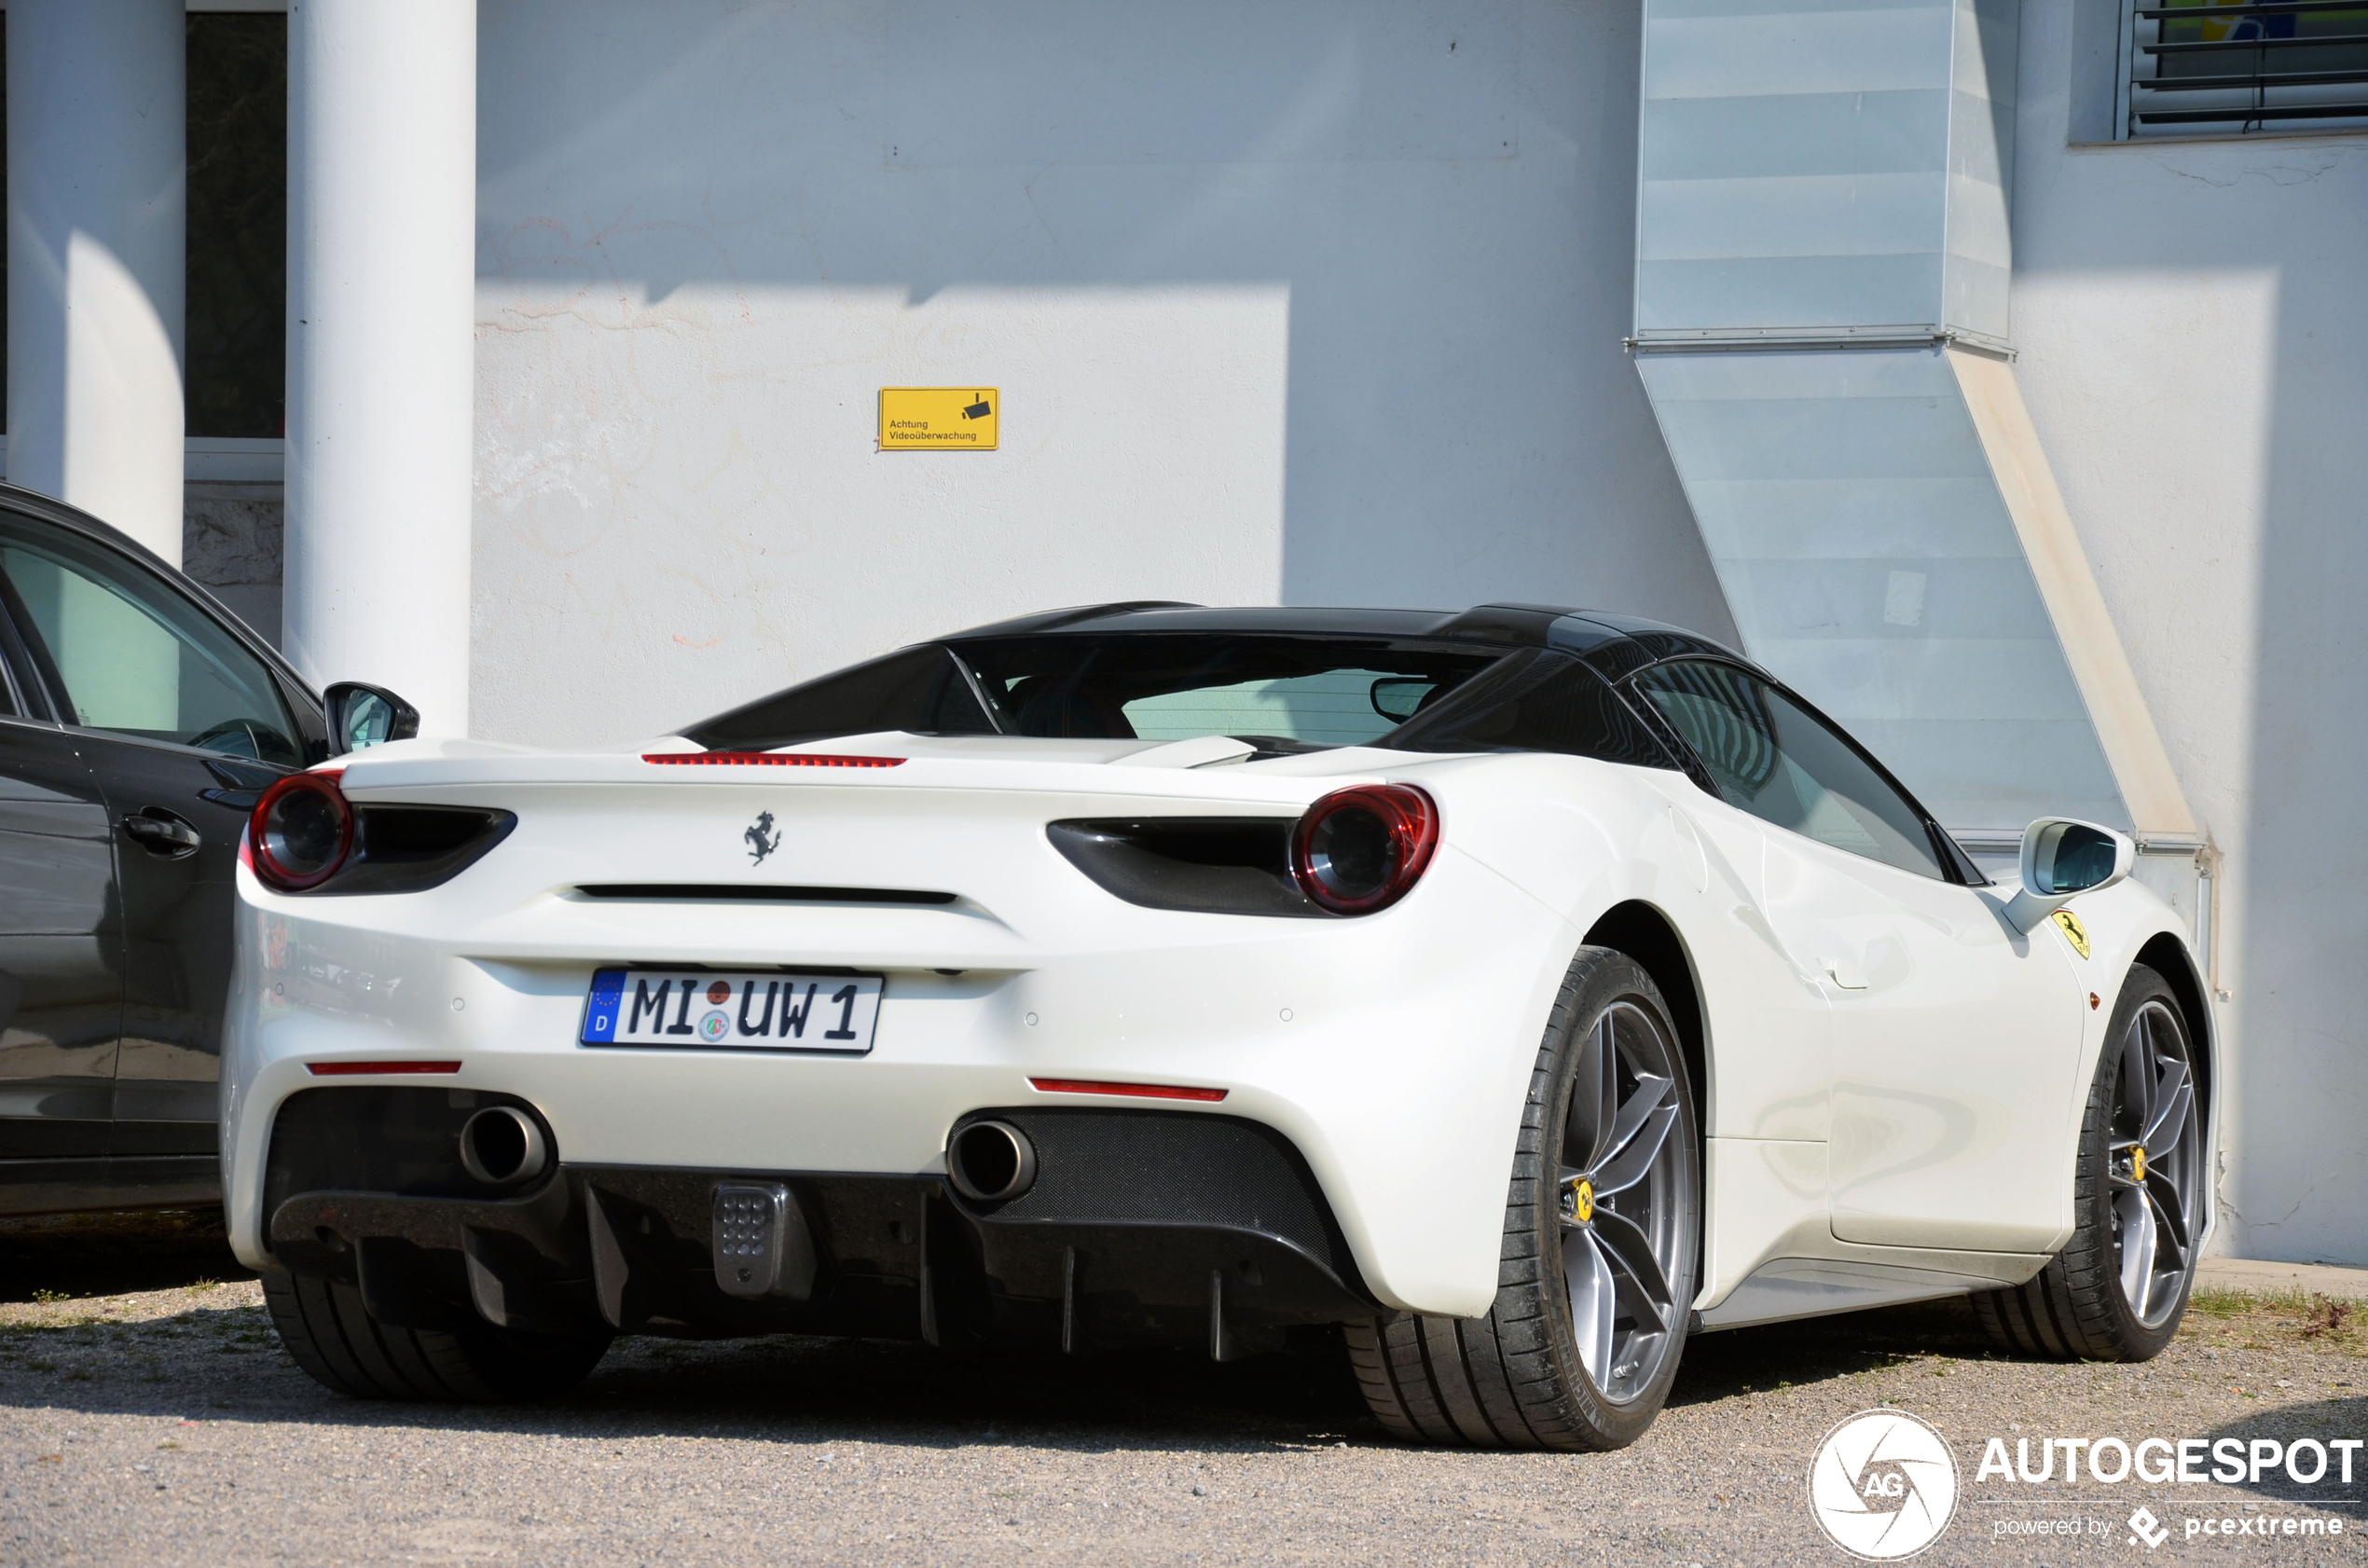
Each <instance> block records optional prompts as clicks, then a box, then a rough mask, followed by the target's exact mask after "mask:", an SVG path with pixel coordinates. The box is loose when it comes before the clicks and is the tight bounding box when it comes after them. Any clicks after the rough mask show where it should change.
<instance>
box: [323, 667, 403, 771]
mask: <svg viewBox="0 0 2368 1568" xmlns="http://www.w3.org/2000/svg"><path fill="white" fill-rule="evenodd" d="M322 696H323V698H324V701H326V703H327V704H328V708H329V754H330V755H331V756H342V755H344V754H345V753H346V752H348V751H359V750H362V749H363V748H364V747H366V746H384V745H385V744H386V743H387V742H388V741H390V740H409V739H410V738H412V737H413V736H416V735H418V734H419V733H420V710H419V709H418V708H414V707H412V706H411V705H410V704H409V703H407V702H405V701H404V700H403V699H402V698H401V697H399V696H396V695H394V694H393V693H392V692H390V691H388V690H387V689H386V688H385V687H384V686H365V685H364V684H362V682H360V681H338V682H337V684H335V685H333V686H331V687H330V688H329V689H328V690H327V691H326V692H324V693H323V694H322Z"/></svg>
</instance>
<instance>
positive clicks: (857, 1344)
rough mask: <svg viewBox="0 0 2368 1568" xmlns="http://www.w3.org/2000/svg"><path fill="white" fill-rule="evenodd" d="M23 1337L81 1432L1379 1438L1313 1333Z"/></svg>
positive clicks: (25, 1224) (1847, 1344)
mask: <svg viewBox="0 0 2368 1568" xmlns="http://www.w3.org/2000/svg"><path fill="white" fill-rule="evenodd" d="M252 1277H253V1276H252V1274H251V1273H250V1272H249V1271H247V1270H245V1269H243V1268H241V1266H240V1265H239V1263H238V1262H237V1260H236V1259H234V1258H232V1257H231V1255H230V1253H229V1250H228V1248H227V1244H226V1243H225V1241H224V1238H223V1233H222V1228H221V1217H220V1215H219V1212H218V1211H215V1212H211V1213H205V1212H200V1213H188V1214H158V1215H140V1216H92V1217H72V1218H68V1219H62V1220H44V1221H7V1222H0V1300H7V1301H31V1300H45V1301H57V1300H60V1299H61V1298H67V1299H72V1298H88V1297H93V1296H109V1295H121V1294H126V1293H130V1292H134V1291H142V1290H160V1289H169V1288H174V1287H183V1286H191V1285H193V1284H198V1283H200V1282H203V1281H208V1280H219V1281H227V1280H240V1279H248V1278H252ZM176 1326H177V1327H176ZM19 1332H20V1333H23V1332H26V1330H23V1329H20V1330H19ZM34 1332H36V1333H37V1334H38V1336H39V1338H40V1340H41V1341H43V1345H44V1348H43V1349H42V1350H41V1351H39V1352H38V1353H37V1354H36V1355H34V1359H35V1360H38V1361H41V1362H44V1363H46V1364H48V1366H49V1367H50V1371H49V1372H48V1374H47V1375H38V1374H34V1373H32V1372H30V1371H28V1369H27V1367H26V1364H25V1363H23V1362H22V1361H19V1362H18V1363H17V1364H16V1365H14V1366H6V1365H0V1397H5V1398H6V1399H7V1402H9V1403H23V1402H26V1401H27V1399H28V1398H31V1399H34V1400H35V1401H37V1402H40V1403H45V1404H48V1405H51V1406H52V1407H53V1408H59V1409H70V1410H83V1411H88V1412H89V1413H93V1414H96V1413H102V1412H112V1413H120V1414H153V1415H159V1416H164V1415H175V1416H178V1415H186V1414H189V1413H193V1412H200V1413H204V1414H206V1415H208V1416H210V1417H212V1418H214V1419H231V1420H239V1419H267V1420H276V1421H284V1420H289V1419H296V1420H306V1421H315V1422H328V1423H333V1424H353V1425H370V1426H382V1425H391V1424H392V1425H403V1426H411V1427H416V1428H420V1429H434V1430H455V1429H468V1430H487V1429H499V1430H503V1431H511V1432H518V1433H533V1434H548V1435H553V1436H575V1437H594V1436H598V1437H662V1436H686V1435H701V1436H736V1437H746V1438H756V1439H764V1438H771V1439H773V1440H778V1441H788V1442H798V1443H816V1442H856V1441H893V1442H898V1443H904V1444H917V1445H921V1446H943V1447H959V1446H963V1445H967V1444H971V1443H978V1442H995V1441H998V1440H1025V1441H1026V1442H1029V1443H1032V1444H1037V1445H1041V1446H1048V1447H1058V1448H1067V1449H1072V1450H1077V1451H1108V1450H1115V1449H1121V1448H1125V1449H1144V1448H1166V1447H1173V1446H1178V1445H1182V1446H1191V1447H1196V1448H1209V1449H1217V1450H1225V1449H1234V1450H1271V1449H1273V1448H1274V1447H1277V1446H1283V1447H1291V1448H1303V1447H1308V1446H1311V1445H1323V1446H1329V1445H1332V1444H1335V1443H1341V1442H1347V1443H1353V1444H1356V1445H1359V1446H1362V1445H1365V1444H1370V1443H1386V1442H1389V1441H1390V1440H1391V1439H1390V1438H1389V1437H1388V1435H1387V1434H1386V1433H1385V1432H1384V1430H1383V1429H1382V1427H1381V1426H1380V1425H1379V1424H1378V1423H1376V1422H1374V1421H1373V1419H1372V1418H1371V1417H1370V1415H1369V1414H1368V1413H1367V1412H1366V1410H1365V1406H1364V1401H1363V1399H1362V1398H1361V1396H1359V1394H1358V1392H1357V1389H1356V1381H1355V1379H1354V1377H1353V1375H1352V1373H1351V1371H1350V1369H1349V1366H1348V1360H1347V1355H1346V1353H1345V1351H1344V1349H1343V1348H1342V1345H1341V1343H1340V1341H1339V1340H1338V1338H1337V1336H1336V1335H1326V1334H1321V1333H1318V1334H1315V1335H1312V1336H1310V1337H1309V1339H1308V1341H1307V1342H1305V1343H1303V1344H1301V1346H1300V1347H1299V1348H1298V1349H1297V1350H1296V1351H1295V1352H1294V1353H1292V1354H1287V1355H1263V1356H1259V1357H1255V1358H1252V1359H1249V1360H1245V1361H1239V1362H1232V1363H1225V1364H1218V1363H1213V1362H1211V1361H1209V1360H1208V1359H1207V1358H1206V1357H1205V1356H1201V1355H1192V1354H1188V1353H1182V1352H1159V1351H1124V1352H1111V1353H1105V1354H1098V1355H1080V1356H1063V1355H1055V1354H1049V1353H1048V1354H1010V1353H993V1354H975V1355H963V1354H957V1353H949V1352H945V1351H940V1350H935V1349H932V1348H930V1347H928V1346H924V1345H917V1344H911V1343H905V1342H902V1341H871V1340H819V1339H806V1338H799V1337H792V1336H778V1337H774V1338H768V1339H762V1340H744V1341H723V1342H683V1341H664V1340H655V1339H651V1338H647V1337H634V1338H628V1339H624V1340H620V1341H617V1343H616V1345H615V1347H614V1348H613V1350H612V1351H611V1353H610V1355H609V1357H608V1359H607V1360H606V1361H605V1362H603V1363H602V1365H601V1367H600V1368H599V1370H598V1371H596V1372H595V1373H594V1374H593V1375H592V1377H591V1378H589V1379H588V1380H586V1381H585V1383H584V1384H583V1385H581V1386H580V1387H579V1388H577V1389H576V1390H574V1391H572V1392H571V1393H570V1394H569V1395H567V1396H563V1397H561V1398H558V1399H555V1400H553V1401H551V1402H549V1403H545V1404H540V1405H530V1406H526V1405H522V1406H506V1407H453V1406H435V1405H404V1404H395V1403H389V1402H378V1401H366V1400H356V1399H349V1398H344V1397H341V1396H337V1395H334V1394H330V1393H328V1392H327V1391H325V1390H324V1389H322V1388H320V1387H319V1386H318V1385H316V1384H314V1383H313V1382H311V1381H310V1379H308V1378H307V1377H305V1375H304V1374H303V1373H302V1372H301V1371H300V1370H298V1369H296V1366H295V1365H294V1363H293V1362H291V1361H290V1360H289V1359H288V1358H287V1356H286V1355H285V1354H284V1353H283V1352H282V1351H281V1350H280V1348H279V1346H278V1343H277V1340H276V1337H275V1336H273V1335H272V1334H271V1332H270V1330H269V1327H268V1323H267V1322H266V1321H265V1320H264V1318H263V1314H261V1313H260V1312H258V1311H255V1310H252V1309H245V1310H234V1311H224V1310H219V1309H214V1308H212V1307H211V1306H205V1307H200V1308H197V1309H195V1310H192V1311H190V1312H188V1313H186V1314H184V1315H183V1316H182V1317H180V1318H179V1319H177V1320H172V1321H170V1322H166V1323H158V1324H149V1325H122V1326H117V1325H104V1326H103V1327H94V1326H92V1325H91V1324H89V1323H87V1322H85V1323H81V1324H76V1325H61V1326H58V1327H49V1328H43V1329H39V1330H35V1331H34ZM52 1346H54V1347H56V1348H55V1349H51V1348H48V1347H52ZM1934 1354H1939V1355H1956V1356H1971V1355H1989V1354H1990V1352H1989V1347H1988V1344H1987V1341H1984V1340H1983V1339H1982V1337H1981V1334H1980V1331H1979V1329H1978V1327H1976V1324H1975V1323H1974V1320H1973V1316H1972V1314H1971V1313H1970V1312H1969V1311H1968V1310H1967V1309H1966V1308H1965V1307H1964V1305H1963V1304H1962V1302H1941V1303H1935V1304H1931V1305H1925V1306H1917V1307H1906V1308H1893V1309H1889V1310H1886V1311H1882V1312H1874V1313H1859V1314H1848V1315H1845V1316H1838V1317H1831V1318H1821V1319H1814V1320H1810V1321H1808V1322H1803V1323H1793V1324H1783V1325H1773V1326H1769V1327H1761V1328H1745V1329H1736V1330H1731V1331H1728V1332H1725V1333H1718V1334H1711V1335H1705V1336H1703V1337H1701V1338H1700V1339H1699V1340H1697V1341H1694V1342H1693V1343H1692V1344H1690V1345H1689V1346H1688V1347H1687V1355H1686V1362H1685V1365H1684V1367H1683V1368H1682V1369H1680V1371H1679V1373H1678V1378H1677V1384H1676V1387H1675V1389H1674V1390H1673V1394H1672V1396H1671V1403H1672V1405H1673V1406H1676V1407H1684V1406H1689V1405H1697V1404H1703V1403H1710V1402H1714V1401H1718V1400H1721V1399H1726V1398H1729V1397H1733V1396H1748V1395H1749V1394H1751V1393H1753V1392H1754V1391H1755V1390H1756V1391H1763V1392H1765V1391H1771V1390H1774V1389H1777V1388H1780V1387H1785V1386H1791V1387H1806V1386H1813V1385H1815V1384H1817V1383H1820V1382H1826V1381H1829V1380H1832V1379H1838V1378H1843V1377H1847V1376H1851V1375H1852V1374H1856V1373H1861V1372H1865V1371H1868V1370H1871V1369H1879V1368H1881V1367H1885V1366H1888V1365H1891V1364H1893V1363H1894V1362H1896V1361H1898V1360H1901V1359H1904V1358H1909V1357H1914V1356H1920V1355H1934Z"/></svg>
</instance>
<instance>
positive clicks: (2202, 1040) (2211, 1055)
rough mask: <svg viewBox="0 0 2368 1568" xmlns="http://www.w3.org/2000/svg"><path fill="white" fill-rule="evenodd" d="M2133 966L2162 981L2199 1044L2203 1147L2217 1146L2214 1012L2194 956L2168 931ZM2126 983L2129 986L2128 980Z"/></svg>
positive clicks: (2143, 949) (2190, 1035) (2198, 1093)
mask: <svg viewBox="0 0 2368 1568" xmlns="http://www.w3.org/2000/svg"><path fill="white" fill-rule="evenodd" d="M2130 962H2131V963H2132V964H2133V965H2136V964H2143V965H2145V966H2146V967H2147V968H2148V969H2150V970H2154V971H2155V973H2156V974H2158V975H2161V976H2162V977H2163V983H2165V984H2167V985H2168V986H2169V987H2170V992H2171V995H2172V996H2173V997H2177V998H2178V1000H2179V1011H2180V1012H2181V1013H2182V1015H2183V1016H2184V1017H2185V1019H2186V1023H2187V1038H2189V1039H2191V1040H2193V1041H2195V1043H2196V1104H2198V1105H2199V1106H2201V1107H2203V1113H2204V1129H2203V1132H2204V1147H2205V1148H2207V1149H2210V1148H2213V1147H2215V1146H2214V1144H2213V1141H2212V1139H2213V1135H2214V1133H2215V1131H2216V1129H2215V1128H2214V1127H2213V1126H2212V1115H2211V1109H2212V1090H2213V1087H2214V1080H2215V1079H2216V1077H2217V1076H2218V1075H2217V1072H2216V1070H2215V1069H2216V1068H2217V1067H2218V1066H2219V1063H2218V1061H2217V1060H2216V1057H2217V1052H2215V1050H2214V1049H2213V1045H2214V1042H2213V1039H2212V1029H2211V1008H2210V1004H2209V1002H2208V1001H2207V1000H2206V996H2205V991H2204V983H2203V977H2202V976H2201V975H2200V974H2198V973H2197V972H2196V960H2195V956H2194V955H2193V954H2192V953H2190V952H2189V951H2188V950H2187V944H2186V943H2185V942H2182V941H2180V940H2179V938H2178V937H2177V936H2175V935H2173V934H2172V933H2171V932H2169V931H2157V932H2155V934H2154V935H2153V936H2152V937H2150V938H2148V939H2147V941H2146V943H2145V945H2144V946H2142V947H2141V948H2139V950H2138V952H2137V955H2136V956H2134V957H2133V958H2131V960H2130ZM2123 983H2125V984H2127V976H2125V977H2124V980H2123Z"/></svg>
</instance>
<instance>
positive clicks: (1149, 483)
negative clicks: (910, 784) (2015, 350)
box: [473, 0, 1732, 742]
mask: <svg viewBox="0 0 2368 1568" xmlns="http://www.w3.org/2000/svg"><path fill="white" fill-rule="evenodd" d="M481 15H482V27H481V31H480V50H481V55H480V59H481V67H480V76H479V80H480V84H481V89H480V101H479V141H478V171H479V179H480V182H481V183H480V186H479V191H478V287H477V316H478V342H477V383H476V384H477V406H476V441H477V462H476V475H477V520H476V545H475V628H474V637H475V670H476V676H475V682H476V684H475V691H474V696H473V705H474V706H473V711H474V714H475V719H474V723H475V729H476V730H477V732H478V733H479V734H482V735H487V736H498V737H501V738H505V739H516V740H526V741H537V742H571V741H584V740H594V739H622V738H626V737H630V736H636V735H641V734H648V733H652V732H655V731H658V730H661V729H664V728H668V727H670V726H673V725H676V724H680V723H682V722H687V721H689V720H691V719H693V718H695V717H698V716H701V715H703V714H706V713H708V712H710V711H713V710H716V709H719V708H723V707H724V706H726V705H728V704H731V703H734V702H737V701H739V700H741V699H743V698H745V697H748V696H750V695H755V694H757V693H759V692H763V691H766V690H770V689H773V688H776V687H778V686H781V685H785V684H787V683H789V682H791V681H797V680H801V679H805V678H806V677H809V676H812V675H816V674H819V673H821V672H823V671H824V670H827V669H830V668H832V667H836V666H839V665H842V664H845V663H847V662H849V661H851V660H853V659H856V658H860V657H862V656H865V655H868V654H871V653H876V652H878V651H880V650H882V649H884V648H888V647H890V646H893V645H895V644H897V643H900V642H902V641H905V640H912V639H915V638H919V637H923V636H927V635H929V634H932V633H937V632H943V631H946V630H950V629H953V628H956V627H959V626H967V625H972V624H975V623H978V622H981V621H985V620H990V619H994V618H997V617H999V616H1004V615H1010V614H1015V613H1021V612H1027V611H1031V610H1037V609H1042V608H1047V607H1051V606H1054V605H1060V604H1068V603H1077V602H1081V601H1091V600H1098V599H1109V598H1182V599H1193V600H1200V601H1204V602H1215V603H1273V602H1277V601H1283V602H1297V603H1324V604H1344V603H1351V604H1353V603H1366V604H1414V605H1436V606H1443V607H1461V606H1464V605H1466V604H1471V603H1477V602H1481V601H1484V600H1488V599H1522V600H1531V601H1549V602H1552V601H1561V602H1570V603H1577V604H1589V605H1596V606H1601V607H1605V608H1612V609H1618V610H1623V611H1627V612H1632V613H1640V614H1645V615H1652V616H1658V617H1662V618H1666V619H1670V620H1674V621H1679V622H1683V623H1686V624H1688V625H1692V626H1698V627H1700V628H1702V629H1704V630H1707V631H1710V632H1712V633H1713V634H1714V635H1718V636H1731V635H1732V627H1731V625H1730V623H1729V622H1728V617H1727V614H1726V611H1725V607H1724V604H1723V602H1722V601H1721V599H1720V598H1719V597H1718V592H1717V587H1716V585H1715V582H1714V579H1713V577H1712V575H1711V572H1710V570H1709V567H1708V565H1707V562H1706V560H1705V559H1704V557H1703V553H1702V549H1701V544H1700V539H1699V536H1698V535H1697V533H1696V531H1695V530H1694V526H1693V522H1692V520H1691V517H1690V516H1689V515H1688V514H1687V509H1686V505H1685V502H1684V499H1683V497H1682V496H1681V494H1680V492H1679V490H1678V488H1677V484H1676V480H1675V478H1674V476H1673V474H1672V473H1671V471H1670V466H1669V461H1668V459H1667V457H1666V455H1665V453H1664V451H1663V448H1662V447H1661V443H1660V440H1659V435H1658V434H1657V433H1656V432H1655V429H1654V426H1653V423H1652V420H1651V416H1650V413H1649V411H1648V409H1647V408H1646V406H1645V398H1644V395H1643V392H1642V391H1641V389H1640V388H1639V386H1638V384H1637V381H1636V378H1635V375H1634V373H1633V371H1632V370H1631V368H1630V366H1629V365H1628V364H1627V363H1626V362H1625V359H1624V357H1623V355H1622V352H1621V350H1620V348H1619V338H1620V337H1621V336H1622V334H1623V333H1624V331H1625V330H1626V327H1627V320H1628V304H1629V297H1630V283H1631V254H1632V243H1633V239H1632V222H1633V206H1634V169H1635V140H1634V138H1635V124H1636V85H1635V71H1636V58H1637V37H1636V15H1635V11H1634V7H1632V6H1631V5H1626V4H1621V3H1618V0H1578V3H1575V4H1567V3H1543V0H1541V3H1533V4H1524V3H1521V0H1308V3H1304V4H1299V5H1293V6H1288V7H1276V6H1261V5H1254V4H1248V3H1246V0H1234V3H1230V4H1211V5H1201V6H1192V7H1175V6H1163V5H1156V4H1150V3H1146V0H1098V3H1097V0H1021V3H1015V4H1010V5H1003V6H998V7H949V6H943V5H937V4H921V3H917V0H916V3H910V4H905V3H883V4H869V5H857V4H844V5H839V4H814V5H799V6H787V5H749V6H731V7H727V6H724V5H723V4H721V3H716V0H701V3H690V0H683V3H678V4H671V5H648V4H639V3H626V0H607V3H603V4H597V5H594V4H573V3H571V4H564V5H563V4H555V3H552V0H485V3H484V5H483V7H482V10H481ZM955 383H960V384H963V385H966V386H967V385H971V384H973V383H976V384H979V385H984V386H996V387H999V388H1000V389H1001V391H1002V395H1003V399H1004V411H1003V415H1002V449H1001V450H1000V451H998V452H995V453H992V454H981V453H965V452H948V453H888V454H882V453H877V452H875V451H874V449H873V434H874V418H875V416H874V398H875V394H876V392H877V390H878V389H879V388H881V387H883V386H896V385H908V384H920V385H948V384H955Z"/></svg>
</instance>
